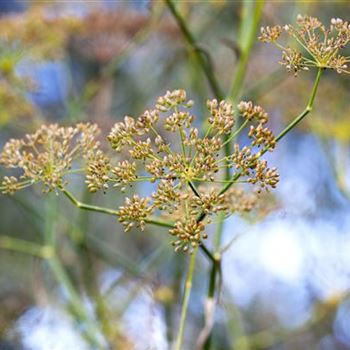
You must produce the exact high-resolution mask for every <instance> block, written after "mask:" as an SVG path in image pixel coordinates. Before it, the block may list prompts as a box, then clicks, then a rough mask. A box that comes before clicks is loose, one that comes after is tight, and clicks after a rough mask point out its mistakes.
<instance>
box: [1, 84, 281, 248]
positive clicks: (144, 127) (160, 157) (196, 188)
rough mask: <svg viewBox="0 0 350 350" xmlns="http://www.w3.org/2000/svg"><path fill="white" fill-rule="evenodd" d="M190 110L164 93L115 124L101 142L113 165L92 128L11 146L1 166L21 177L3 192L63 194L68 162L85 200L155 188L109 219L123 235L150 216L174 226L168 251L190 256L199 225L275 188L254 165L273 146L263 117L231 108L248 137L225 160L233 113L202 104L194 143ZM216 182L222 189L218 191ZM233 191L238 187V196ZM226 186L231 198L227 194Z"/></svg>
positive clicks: (48, 130) (42, 132)
mask: <svg viewBox="0 0 350 350" xmlns="http://www.w3.org/2000/svg"><path fill="white" fill-rule="evenodd" d="M192 104H193V102H192V101H189V100H187V95H186V92H185V91H184V90H174V91H168V92H167V93H166V94H165V95H164V96H162V97H160V98H158V100H157V102H156V105H155V106H154V108H153V109H149V110H147V111H146V112H144V113H143V114H142V115H141V116H140V117H138V118H132V117H130V116H127V117H125V118H124V120H123V121H121V122H118V123H116V124H115V125H114V127H113V128H112V130H111V132H110V134H109V135H108V137H107V140H108V141H109V143H110V145H111V146H112V149H113V150H114V151H116V152H117V153H119V154H120V156H121V157H123V159H122V160H119V161H118V162H117V164H113V161H112V158H109V157H108V156H107V154H105V153H103V152H102V151H101V150H99V149H98V146H99V145H98V142H97V141H96V135H97V133H98V129H97V127H96V125H94V124H78V125H77V126H76V127H74V128H63V127H58V126H57V125H51V126H48V127H47V126H44V127H42V128H41V129H39V130H38V131H37V132H36V133H35V134H33V135H28V136H27V137H26V138H25V139H24V140H10V141H9V142H8V143H7V144H6V145H5V147H4V150H3V152H2V154H1V156H0V162H1V164H3V165H4V166H6V167H10V168H12V167H17V168H21V169H22V171H23V174H22V175H21V176H20V178H16V177H6V178H4V180H3V185H2V190H3V192H5V193H13V192H15V191H16V190H18V189H20V188H22V187H23V186H26V185H29V184H32V183H34V182H43V183H44V185H45V187H46V188H47V189H48V190H51V189H55V188H59V189H63V188H64V186H65V182H64V180H63V178H64V175H66V174H68V173H69V172H74V169H73V170H71V167H72V162H73V159H78V158H79V157H80V158H83V160H84V161H85V173H86V183H87V186H88V188H89V190H90V191H91V192H96V191H97V190H103V191H106V190H107V189H109V188H110V187H113V188H119V189H121V191H122V192H124V191H126V190H127V189H128V188H129V187H131V185H132V184H133V183H134V182H140V181H146V182H150V183H152V184H153V186H155V187H156V189H155V191H154V192H153V193H152V194H151V195H150V196H149V197H140V196H139V195H137V194H134V195H132V196H129V197H128V198H126V200H125V203H124V204H123V205H122V206H120V207H119V209H118V211H117V212H116V214H117V215H118V220H119V221H120V222H121V223H122V224H123V226H124V229H125V231H129V230H131V229H132V228H133V227H135V226H136V227H140V228H141V229H142V230H143V229H144V228H145V226H146V224H147V223H148V222H152V215H159V216H161V217H162V218H163V219H164V218H165V219H170V220H171V221H173V222H174V226H173V228H172V229H170V231H169V232H170V233H171V234H172V235H173V236H175V237H176V239H175V241H174V242H173V245H174V247H175V250H176V251H178V250H182V251H185V252H192V251H193V250H194V249H195V248H196V247H198V245H200V244H201V242H202V240H203V239H205V238H206V237H207V234H206V233H205V228H206V225H207V224H209V223H210V222H211V221H212V220H213V218H214V217H215V216H216V215H217V214H219V213H224V215H225V216H228V215H230V214H231V213H233V212H244V211H249V210H251V209H252V208H253V207H254V204H255V201H256V199H257V197H256V196H255V195H252V193H258V192H261V191H262V190H269V189H270V188H275V186H276V185H277V183H278V180H279V177H278V174H277V171H276V169H274V168H269V167H268V165H267V162H266V161H265V160H261V159H260V158H261V155H262V154H263V153H265V152H266V151H268V150H270V151H272V150H273V149H274V147H275V144H276V139H275V137H274V136H273V134H272V132H271V130H269V129H268V127H267V126H266V124H267V122H268V114H267V113H266V111H265V110H264V109H262V108H261V107H260V106H256V105H254V104H253V103H252V102H241V103H240V104H239V105H238V106H237V108H238V111H239V113H240V114H241V115H242V116H243V118H244V119H245V122H244V123H245V124H244V126H245V125H249V126H250V127H249V128H248V131H247V132H248V137H249V138H250V139H251V143H250V144H248V145H246V146H244V147H243V148H241V147H240V146H239V144H235V145H234V148H233V150H232V153H231V154H229V155H228V156H227V155H226V156H225V155H224V152H223V151H224V148H225V145H226V144H227V140H230V137H231V136H230V134H231V131H232V128H233V125H234V123H235V119H236V117H235V113H234V110H235V108H234V107H233V106H232V104H230V103H228V102H226V101H217V100H210V101H208V102H207V107H208V110H209V113H208V114H209V115H208V122H209V127H208V130H207V132H206V133H205V135H204V136H203V137H201V135H200V133H199V131H198V129H196V128H195V127H193V125H192V124H193V121H194V119H195V116H194V115H193V114H191V113H190V111H189V108H190V107H191V106H192ZM240 129H241V130H243V128H242V127H241V128H240ZM232 135H233V134H232ZM223 170H228V171H229V174H230V176H231V179H226V180H225V181H223V180H222V174H221V173H222V172H223ZM222 182H224V185H225V186H228V187H227V188H226V189H225V190H223V189H222V188H221V186H222V185H221V184H222ZM239 183H244V184H245V186H244V187H239V190H238V188H237V186H240V185H239ZM110 185H112V186H110ZM231 185H232V186H233V188H234V189H235V190H232V191H227V192H226V190H227V189H228V188H229V187H231Z"/></svg>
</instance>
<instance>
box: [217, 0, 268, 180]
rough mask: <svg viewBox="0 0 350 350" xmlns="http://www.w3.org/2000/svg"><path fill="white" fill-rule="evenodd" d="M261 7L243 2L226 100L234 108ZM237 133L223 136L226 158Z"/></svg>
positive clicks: (227, 169)
mask: <svg viewBox="0 0 350 350" xmlns="http://www.w3.org/2000/svg"><path fill="white" fill-rule="evenodd" d="M263 7H264V1H263V0H261V1H248V0H245V1H244V7H243V19H242V21H241V26H240V35H239V48H240V55H239V60H238V65H237V68H236V71H235V74H234V78H233V81H232V86H231V89H230V92H229V94H228V96H227V98H228V99H229V100H230V101H231V102H232V104H233V105H234V106H235V105H236V104H237V100H238V98H239V96H240V94H241V91H242V87H243V84H244V79H245V76H246V72H247V66H248V62H249V58H250V54H251V51H252V48H253V44H254V41H255V38H256V32H257V29H258V25H259V22H260V17H261V14H262V9H263ZM243 124H244V123H243ZM243 124H242V125H243ZM242 125H241V127H240V128H239V130H242ZM244 126H245V125H244ZM243 128H244V127H243ZM238 133H239V132H237V131H236V132H234V136H233V137H232V136H231V135H226V136H225V142H224V150H225V155H226V156H229V155H230V154H231V141H232V139H233V138H234V137H236V136H237V135H238ZM225 177H226V180H228V179H229V178H230V170H229V168H226V172H225Z"/></svg>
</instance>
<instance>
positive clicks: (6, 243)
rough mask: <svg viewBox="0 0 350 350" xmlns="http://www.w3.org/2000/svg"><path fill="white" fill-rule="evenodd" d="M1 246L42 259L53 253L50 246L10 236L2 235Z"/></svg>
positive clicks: (0, 238)
mask: <svg viewBox="0 0 350 350" xmlns="http://www.w3.org/2000/svg"><path fill="white" fill-rule="evenodd" d="M0 248H1V249H7V250H13V251H15V252H19V253H25V254H29V255H32V256H35V257H38V258H41V259H46V258H48V257H50V256H51V255H52V251H51V249H50V248H49V247H45V246H42V245H40V244H36V243H33V242H29V241H26V240H23V239H19V238H13V237H9V236H1V237H0Z"/></svg>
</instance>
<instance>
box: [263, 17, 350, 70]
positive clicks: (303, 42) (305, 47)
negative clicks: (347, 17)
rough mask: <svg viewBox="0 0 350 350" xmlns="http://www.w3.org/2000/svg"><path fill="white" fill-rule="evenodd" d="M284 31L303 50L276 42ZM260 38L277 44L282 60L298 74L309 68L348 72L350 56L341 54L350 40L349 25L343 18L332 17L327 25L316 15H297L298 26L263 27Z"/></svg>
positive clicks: (287, 67) (284, 64)
mask: <svg viewBox="0 0 350 350" xmlns="http://www.w3.org/2000/svg"><path fill="white" fill-rule="evenodd" d="M283 31H284V32H286V33H287V34H288V35H289V36H290V37H292V38H294V39H295V40H296V42H297V43H298V45H299V46H301V48H300V49H301V51H300V50H297V49H295V48H292V47H289V46H287V47H285V46H283V45H282V44H281V43H279V42H278V41H277V40H278V39H279V37H280V35H281V34H282V32H283ZM259 39H260V40H261V41H262V42H265V43H268V42H271V43H274V44H275V45H276V46H277V47H278V48H279V49H280V50H282V61H281V62H280V63H281V64H282V65H283V66H285V67H286V69H287V71H289V72H292V73H294V74H295V75H297V74H298V72H299V71H301V70H308V69H309V67H319V68H329V69H334V70H335V71H337V72H338V73H342V72H344V73H349V70H348V66H347V64H348V62H349V61H350V57H349V56H343V55H341V54H340V53H339V51H340V50H342V49H344V47H345V46H346V45H347V44H348V43H349V41H350V24H349V23H348V22H346V21H343V20H342V19H340V18H333V19H332V20H331V23H330V26H329V27H326V26H324V25H323V24H322V23H321V21H319V20H318V19H317V18H315V17H311V16H302V15H298V17H297V25H296V26H293V25H290V24H288V25H285V26H284V27H281V26H279V25H277V26H273V27H263V28H261V35H260V37H259Z"/></svg>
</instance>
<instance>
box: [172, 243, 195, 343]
mask: <svg viewBox="0 0 350 350" xmlns="http://www.w3.org/2000/svg"><path fill="white" fill-rule="evenodd" d="M196 256H197V249H195V250H194V252H193V253H192V255H191V258H190V263H189V267H188V272H187V277H186V282H185V291H184V297H183V302H182V308H181V318H180V325H179V331H178V334H177V338H176V345H175V350H181V349H182V341H183V337H184V332H185V324H186V317H187V310H188V304H189V300H190V295H191V289H192V280H193V272H194V268H195V265H196Z"/></svg>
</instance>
